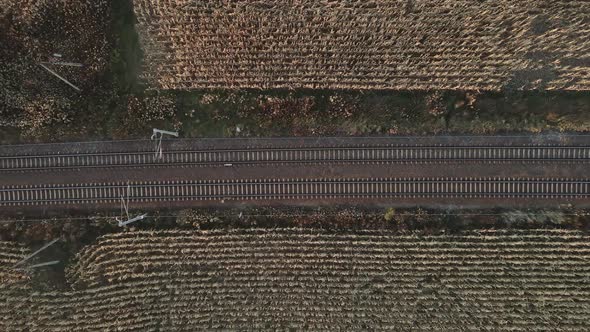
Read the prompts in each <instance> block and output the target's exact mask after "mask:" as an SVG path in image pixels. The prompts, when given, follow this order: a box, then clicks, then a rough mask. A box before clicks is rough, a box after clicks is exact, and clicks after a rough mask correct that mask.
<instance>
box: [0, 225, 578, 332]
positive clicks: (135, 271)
mask: <svg viewBox="0 0 590 332" xmlns="http://www.w3.org/2000/svg"><path fill="white" fill-rule="evenodd" d="M589 240H590V238H589V237H588V236H587V235H583V234H582V233H580V232H576V231H565V230H528V231H494V230H489V231H477V232H465V233H461V234H459V235H442V236H421V235H416V234H410V233H408V234H396V233H391V232H387V231H359V232H356V233H354V234H351V233H327V232H324V231H319V230H300V229H286V230H242V231H214V232H193V231H156V232H131V233H121V234H113V235H108V236H105V237H102V238H101V239H100V240H99V241H98V243H97V244H96V245H93V246H91V247H89V248H87V249H86V250H83V251H82V253H81V254H80V255H79V257H78V259H77V264H75V265H74V266H73V267H72V268H71V269H69V273H68V275H69V280H70V281H71V282H72V283H73V285H74V286H75V287H77V290H76V291H65V292H53V293H38V294H35V295H34V296H29V295H26V294H23V292H22V291H20V290H18V289H11V290H9V289H3V290H0V291H1V292H2V296H3V298H5V301H1V302H0V315H1V316H2V317H3V319H2V320H1V321H0V326H2V328H3V330H6V331H16V330H31V331H37V330H38V331H41V330H43V331H58V330H60V331H61V330H87V331H90V330H109V329H110V330H112V329H117V330H122V331H130V330H162V329H163V330H176V331H181V330H182V331H194V330H208V329H209V330H210V329H231V330H236V329H237V330H240V329H254V330H276V329H283V328H286V327H289V328H295V329H302V330H324V329H328V330H362V329H376V330H385V329H392V328H398V329H402V330H410V329H419V330H437V331H441V330H442V331H445V330H449V331H450V330H456V328H457V324H460V325H461V326H462V327H463V328H464V329H466V330H474V331H476V330H477V331H482V330H495V331H501V330H505V331H508V330H511V331H530V330H539V331H540V330H556V329H559V330H561V331H580V330H586V329H589V328H590V325H589V322H590V319H589V318H590V316H589V314H588V313H589V312H590V310H589V305H590V300H589V299H590V284H589V281H588V278H587V276H588V273H590V265H589V262H590V241H589Z"/></svg>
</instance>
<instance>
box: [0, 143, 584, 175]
mask: <svg viewBox="0 0 590 332" xmlns="http://www.w3.org/2000/svg"><path fill="white" fill-rule="evenodd" d="M517 161H522V162H577V163H579V162H588V161H590V147H586V146H510V147H508V146H360V147H302V148H252V149H248V148H243V149H221V150H179V151H165V152H164V153H162V155H161V157H157V156H156V153H154V152H153V151H142V152H116V153H108V152H105V153H81V154H47V155H8V156H0V171H27V170H50V169H78V168H116V167H149V166H155V167H163V166H185V165H190V166H234V165H256V164H313V163H401V162H415V163H436V162H441V163H442V162H483V163H486V162H487V163H493V162H517Z"/></svg>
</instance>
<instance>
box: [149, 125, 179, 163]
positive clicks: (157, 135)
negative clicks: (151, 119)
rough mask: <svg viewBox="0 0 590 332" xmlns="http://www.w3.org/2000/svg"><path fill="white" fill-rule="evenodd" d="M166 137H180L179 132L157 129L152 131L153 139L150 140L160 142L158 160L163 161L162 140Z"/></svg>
mask: <svg viewBox="0 0 590 332" xmlns="http://www.w3.org/2000/svg"><path fill="white" fill-rule="evenodd" d="M164 135H169V136H174V137H178V132H176V131H168V130H162V129H156V128H154V129H152V137H150V139H151V140H158V142H157V143H156V160H159V159H162V156H163V151H162V138H164Z"/></svg>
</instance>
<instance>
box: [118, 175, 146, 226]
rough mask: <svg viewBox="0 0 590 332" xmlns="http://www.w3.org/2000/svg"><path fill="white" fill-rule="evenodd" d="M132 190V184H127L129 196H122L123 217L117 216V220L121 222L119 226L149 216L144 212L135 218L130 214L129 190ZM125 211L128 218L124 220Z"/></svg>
mask: <svg viewBox="0 0 590 332" xmlns="http://www.w3.org/2000/svg"><path fill="white" fill-rule="evenodd" d="M130 191H131V186H130V185H127V197H125V198H123V196H121V219H119V218H115V220H117V222H118V223H119V227H123V226H127V225H129V224H131V223H133V222H136V221H139V220H143V219H144V218H145V217H147V214H142V215H139V216H136V217H133V218H131V216H130V215H129V192H130ZM123 211H125V216H126V217H127V219H126V220H125V221H123V220H124V218H123V217H124V215H123Z"/></svg>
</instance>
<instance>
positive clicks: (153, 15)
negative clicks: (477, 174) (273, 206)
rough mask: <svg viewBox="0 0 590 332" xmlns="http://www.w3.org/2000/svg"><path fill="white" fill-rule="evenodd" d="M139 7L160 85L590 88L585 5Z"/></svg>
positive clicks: (152, 73) (187, 2)
mask: <svg viewBox="0 0 590 332" xmlns="http://www.w3.org/2000/svg"><path fill="white" fill-rule="evenodd" d="M134 5H135V12H136V15H137V17H138V20H139V24H138V26H137V28H138V31H139V33H140V37H141V40H142V45H143V48H144V50H145V53H146V57H145V73H144V78H145V79H146V80H147V82H148V83H149V84H150V85H151V87H152V88H155V89H200V88H320V89H396V90H397V89H410V90H430V89H458V90H491V91H497V90H502V89H510V90H531V89H539V90H589V89H590V78H589V77H590V76H589V75H588V70H589V67H590V39H589V38H587V37H588V35H589V34H590V3H589V2H588V1H569V0H567V1H566V0H558V1H537V0H523V1H517V2H514V1H506V0H502V1H471V0H461V1H457V0H336V1H334V0H302V1H288V0H264V1H262V0H238V1H229V2H228V1H223V0H204V1H191V0H136V1H134Z"/></svg>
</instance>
